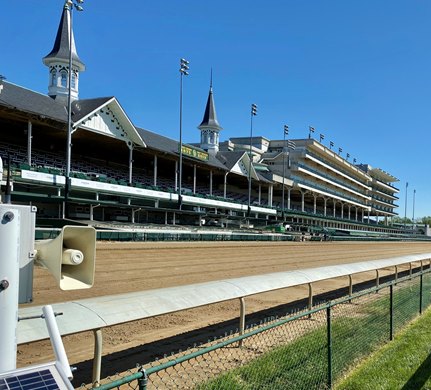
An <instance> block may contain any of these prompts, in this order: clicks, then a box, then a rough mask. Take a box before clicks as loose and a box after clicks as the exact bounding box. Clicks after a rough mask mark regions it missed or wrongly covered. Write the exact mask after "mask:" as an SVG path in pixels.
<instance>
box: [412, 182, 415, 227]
mask: <svg viewBox="0 0 431 390" xmlns="http://www.w3.org/2000/svg"><path fill="white" fill-rule="evenodd" d="M415 200H416V190H413V218H412V222H413V226H414V225H415Z"/></svg>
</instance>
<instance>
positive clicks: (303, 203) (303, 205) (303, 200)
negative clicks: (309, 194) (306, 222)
mask: <svg viewBox="0 0 431 390" xmlns="http://www.w3.org/2000/svg"><path fill="white" fill-rule="evenodd" d="M301 211H302V212H304V211H305V192H303V191H301Z"/></svg>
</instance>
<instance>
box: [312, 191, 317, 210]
mask: <svg viewBox="0 0 431 390" xmlns="http://www.w3.org/2000/svg"><path fill="white" fill-rule="evenodd" d="M313 198H314V208H313V209H314V214H317V195H316V194H313Z"/></svg>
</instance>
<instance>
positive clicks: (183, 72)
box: [178, 58, 190, 210]
mask: <svg viewBox="0 0 431 390" xmlns="http://www.w3.org/2000/svg"><path fill="white" fill-rule="evenodd" d="M189 64H190V61H187V60H186V59H184V58H181V59H180V150H179V152H180V166H179V171H178V209H179V210H181V207H182V197H181V191H182V188H181V185H182V179H183V76H188V75H189V72H188V71H189Z"/></svg>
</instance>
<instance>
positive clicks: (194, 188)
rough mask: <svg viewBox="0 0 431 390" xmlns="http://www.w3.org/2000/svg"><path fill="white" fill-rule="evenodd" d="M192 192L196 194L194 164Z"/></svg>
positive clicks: (194, 169)
mask: <svg viewBox="0 0 431 390" xmlns="http://www.w3.org/2000/svg"><path fill="white" fill-rule="evenodd" d="M193 193H194V194H196V164H194V165H193Z"/></svg>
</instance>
